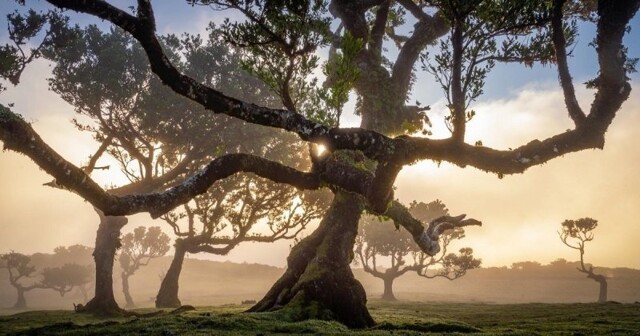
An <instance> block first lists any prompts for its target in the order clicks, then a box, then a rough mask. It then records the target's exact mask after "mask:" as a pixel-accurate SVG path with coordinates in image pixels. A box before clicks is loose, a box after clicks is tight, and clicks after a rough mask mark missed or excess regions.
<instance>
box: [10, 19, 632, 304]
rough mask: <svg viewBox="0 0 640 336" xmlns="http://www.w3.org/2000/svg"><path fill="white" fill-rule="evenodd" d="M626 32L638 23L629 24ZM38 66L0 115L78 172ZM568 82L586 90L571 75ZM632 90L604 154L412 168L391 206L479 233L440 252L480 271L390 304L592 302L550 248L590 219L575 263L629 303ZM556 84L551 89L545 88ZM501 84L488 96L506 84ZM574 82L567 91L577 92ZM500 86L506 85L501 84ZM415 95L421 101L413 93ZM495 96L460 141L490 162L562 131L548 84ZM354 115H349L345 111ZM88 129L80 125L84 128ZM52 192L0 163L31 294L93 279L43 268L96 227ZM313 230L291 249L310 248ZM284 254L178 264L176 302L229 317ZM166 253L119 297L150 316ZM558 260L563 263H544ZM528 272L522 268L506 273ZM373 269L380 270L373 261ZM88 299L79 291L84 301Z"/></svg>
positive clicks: (89, 150) (21, 166)
mask: <svg viewBox="0 0 640 336" xmlns="http://www.w3.org/2000/svg"><path fill="white" fill-rule="evenodd" d="M210 19H211V17H209V16H202V15H199V16H198V19H197V20H193V21H194V22H191V23H190V25H196V27H192V26H189V29H190V30H192V31H202V32H204V31H203V30H202V26H203V25H204V24H205V23H206V22H207V21H209V20H210ZM636 22H637V21H636ZM180 29H184V27H178V28H176V27H171V26H170V25H166V26H163V27H161V29H159V31H160V32H163V33H164V32H176V30H180ZM50 67H51V65H50V64H49V63H47V62H45V61H37V62H34V63H33V64H30V65H29V66H28V67H27V69H26V70H25V72H24V74H23V76H22V78H21V83H20V85H19V86H16V87H11V88H10V89H9V90H7V91H6V92H4V93H3V94H2V95H1V96H0V103H2V104H5V105H9V104H11V106H13V107H12V109H13V110H14V111H15V112H17V113H21V114H22V115H24V117H25V118H26V120H27V121H29V122H30V123H31V124H32V126H33V128H34V129H35V130H36V131H37V132H38V133H39V134H40V135H41V136H42V138H43V139H44V140H45V142H46V143H48V144H49V145H50V146H51V147H52V148H54V149H55V150H56V151H58V152H59V153H60V154H61V155H63V156H64V157H65V158H66V159H67V160H69V161H70V162H74V163H77V164H78V165H79V166H80V165H82V164H84V163H86V162H87V161H88V158H89V156H90V155H91V154H93V153H94V152H95V150H96V148H97V147H98V143H97V142H95V141H94V140H93V139H92V138H91V137H90V135H89V134H87V133H86V132H85V133H82V132H79V131H77V130H76V129H75V128H74V127H73V126H72V125H71V123H70V120H71V118H73V117H77V115H75V114H74V112H73V107H72V106H70V105H68V104H67V103H65V102H64V101H63V100H62V99H61V98H60V97H58V96H57V95H56V94H54V93H53V92H51V91H49V90H48V86H47V82H46V80H45V78H46V77H47V76H49V75H50V74H51V70H50ZM580 73H581V75H580V77H579V79H580V80H583V79H584V80H586V79H588V77H587V75H585V74H584V73H583V72H580ZM633 78H634V80H633V81H632V83H631V85H632V87H633V88H634V91H632V93H631V96H630V97H629V99H628V100H627V101H626V102H625V103H624V104H623V107H622V109H621V110H620V111H619V112H618V114H617V117H616V118H615V120H614V122H613V124H612V125H611V127H610V131H609V132H608V133H607V134H606V145H605V148H604V149H603V150H588V151H582V152H579V153H573V154H569V155H566V156H564V157H561V158H557V159H554V160H552V161H551V162H548V163H546V164H544V165H541V166H536V167H533V168H531V169H529V170H528V171H527V172H526V173H524V174H518V175H514V176H504V177H498V176H496V175H493V174H488V173H485V172H481V171H479V170H477V169H474V168H470V167H456V166H454V165H452V164H448V163H439V162H431V161H425V162H419V163H416V164H414V165H412V166H407V167H405V168H404V169H403V170H402V172H401V173H400V175H399V177H398V179H397V180H396V183H395V187H396V190H395V194H394V196H395V197H397V198H398V199H399V200H400V201H402V202H403V203H404V204H409V203H411V202H413V201H421V202H430V201H433V200H436V199H439V200H442V201H443V202H444V203H445V204H446V205H447V207H448V208H449V210H450V212H451V213H452V214H461V213H464V214H467V215H468V216H469V217H473V218H476V219H478V220H481V221H482V223H483V225H482V226H481V227H471V228H468V229H467V230H466V237H465V238H464V239H463V240H461V241H460V242H456V243H455V244H454V245H453V246H452V247H451V249H450V250H452V251H457V250H458V249H459V248H461V247H471V248H473V251H474V256H475V257H477V258H480V259H482V268H480V269H476V270H470V271H469V272H468V274H467V275H465V276H464V277H462V278H461V279H457V280H455V281H449V280H446V279H425V278H421V277H418V276H417V275H415V274H407V275H405V276H403V277H401V278H399V279H397V280H396V281H395V284H394V292H395V294H396V297H397V298H399V299H400V300H425V301H454V302H469V301H473V302H487V303H524V302H594V301H596V299H597V294H598V286H597V283H596V282H594V281H592V280H591V279H586V278H585V275H584V274H582V273H580V272H578V271H577V270H576V267H577V266H578V265H577V264H576V263H575V261H576V260H578V259H579V257H580V256H579V254H578V252H577V251H576V250H574V249H570V248H568V247H567V246H565V245H564V244H563V243H562V242H561V241H560V239H559V237H558V231H559V230H560V223H561V222H562V221H564V220H565V219H577V218H582V217H591V218H595V219H597V220H598V221H599V226H598V228H597V229H596V230H595V231H594V239H593V241H590V242H589V243H588V244H587V246H586V253H585V261H586V262H587V263H588V264H590V265H593V266H594V267H595V270H596V272H598V273H600V274H603V275H605V276H606V277H607V278H608V281H609V290H608V293H609V300H612V301H617V302H624V303H633V302H638V301H640V246H639V245H638V242H637V240H638V237H640V219H639V218H640V206H639V205H640V175H639V174H638V173H637V171H638V166H639V164H640V151H639V150H638V148H637V146H638V145H637V141H638V140H637V136H636V132H635V129H636V128H637V127H638V125H640V113H638V111H640V94H639V93H638V92H639V90H638V88H640V82H639V81H638V79H637V78H636V77H633ZM554 80H555V79H554ZM507 81H508V78H502V79H500V80H499V81H498V82H501V83H507ZM576 82H578V80H576ZM505 86H507V84H505ZM418 89H420V88H418ZM504 91H505V92H504V94H500V95H498V94H493V95H490V97H488V98H486V99H483V100H481V101H480V102H477V103H476V104H475V105H474V106H473V108H474V109H475V111H476V112H477V115H476V117H475V118H474V119H473V120H472V121H470V122H469V125H468V131H467V141H468V142H469V143H474V142H476V141H481V142H482V143H483V144H484V145H486V146H490V147H493V148H499V149H507V148H511V147H516V146H519V145H522V144H525V143H527V142H529V141H532V140H535V139H544V138H547V137H549V136H551V135H553V134H558V133H560V132H563V131H564V130H565V129H568V128H571V127H573V126H572V123H571V120H570V119H569V118H568V116H567V115H566V108H565V106H564V101H563V99H564V98H563V96H562V93H561V91H560V90H559V88H558V85H557V83H556V82H555V81H552V80H549V79H548V78H545V79H541V80H539V81H533V82H530V83H527V84H525V85H520V86H518V87H509V88H508V89H505V90H504ZM577 95H578V100H579V102H580V104H581V106H583V108H587V107H588V106H589V103H590V101H591V100H592V98H593V91H589V90H587V89H584V88H582V86H581V87H580V88H579V89H578V92H577ZM352 105H353V101H352V102H350V105H349V106H350V107H352ZM448 113H449V112H447V107H446V106H445V102H444V100H437V101H435V102H432V104H431V110H430V111H429V117H430V118H431V120H432V121H433V123H434V126H433V129H432V131H433V133H434V137H435V138H439V137H440V138H441V137H446V136H448V135H449V133H447V132H448V131H447V129H446V127H445V125H444V123H443V119H444V117H445V115H447V114H448ZM84 121H86V120H84ZM341 121H342V125H343V126H355V125H358V123H359V118H358V117H357V116H355V115H354V114H352V113H351V114H350V113H345V115H344V116H343V119H342V120H341ZM100 164H101V165H110V166H111V168H110V169H109V170H105V171H96V172H95V173H94V174H93V175H92V178H95V180H96V181H98V182H99V183H100V184H101V185H102V186H104V187H105V188H110V187H113V186H120V185H123V184H126V183H127V180H126V178H125V176H124V175H123V174H122V173H121V172H120V171H119V169H118V168H117V163H116V162H115V161H114V160H113V159H108V158H106V159H101V161H100ZM51 180H52V178H51V177H50V176H48V175H47V174H45V173H44V172H43V171H41V170H40V169H39V168H38V167H37V166H36V165H35V164H34V163H33V162H32V161H31V160H29V159H28V158H26V157H25V156H22V155H19V154H16V153H14V152H9V151H3V152H1V153H0V187H2V191H0V254H3V253H8V252H11V251H15V252H19V253H23V254H26V255H29V256H30V257H31V265H33V266H34V267H35V269H36V271H35V273H34V276H33V277H31V278H24V279H22V280H21V283H23V284H24V285H30V284H35V283H37V282H38V281H39V279H40V277H41V275H40V274H41V272H42V271H43V270H44V269H45V268H47V267H60V266H62V265H64V264H65V263H67V262H74V263H78V264H82V265H90V266H91V265H93V262H92V259H91V256H90V255H84V256H83V257H82V258H80V259H73V260H71V259H68V260H67V259H64V258H57V259H56V258H55V257H53V256H51V254H52V253H53V251H54V248H56V247H58V246H70V245H74V244H82V245H86V246H89V247H91V246H93V245H94V243H95V237H96V230H97V227H98V223H99V218H98V216H97V214H96V211H95V210H94V209H93V207H92V206H91V205H90V204H89V203H87V202H85V201H83V200H82V199H81V198H80V197H79V196H78V195H75V194H73V193H71V192H69V191H65V190H59V189H54V188H49V187H46V186H44V185H43V184H44V183H46V182H49V181H51ZM152 225H155V226H160V227H161V228H162V230H163V231H164V232H165V233H167V234H168V235H169V236H170V237H171V239H172V240H173V239H174V238H175V235H174V234H173V231H172V230H171V228H170V227H169V226H168V225H166V223H164V222H162V221H160V220H153V219H151V218H150V217H149V215H148V214H138V215H134V216H130V217H129V223H128V224H127V225H126V226H125V227H124V229H123V230H122V233H123V234H126V233H129V232H132V231H133V230H134V228H136V227H138V226H146V227H149V226H152ZM316 227H317V221H316V222H314V223H312V224H311V225H310V226H309V227H308V228H307V229H306V230H304V231H303V232H302V233H301V234H300V235H299V237H298V238H300V237H304V236H306V235H309V234H310V233H311V232H312V231H313V229H315V228H316ZM294 244H295V241H294V240H283V241H278V242H275V243H270V244H264V243H242V244H240V245H239V246H237V247H236V248H234V249H233V250H232V251H231V252H229V253H228V254H226V255H211V254H205V253H200V254H197V255H189V256H188V257H187V260H186V261H185V264H184V268H183V271H182V274H181V276H180V295H179V296H180V298H181V300H182V301H183V303H186V304H191V305H219V304H227V303H232V304H239V303H240V302H242V301H245V300H259V299H260V298H261V297H262V296H263V295H264V294H265V293H266V291H267V290H268V289H269V288H270V287H271V286H272V285H273V283H274V282H275V281H276V280H277V279H278V278H279V277H280V276H281V275H282V273H283V272H284V267H285V266H286V257H287V255H288V254H289V251H290V249H291V247H292V246H293V245H294ZM173 253H174V251H173V248H172V249H171V250H170V252H169V254H168V255H167V256H164V257H161V258H158V259H154V260H151V261H150V263H149V265H148V266H145V267H142V268H141V269H140V270H138V271H137V272H136V274H135V275H133V276H132V277H131V279H130V287H131V288H130V291H131V293H132V295H133V297H134V301H135V302H136V306H137V307H152V306H153V305H154V300H155V295H156V294H157V291H158V288H159V286H160V282H161V280H162V277H163V275H164V274H165V273H166V271H167V269H168V267H169V264H170V263H171V255H172V254H173ZM559 258H562V259H563V260H568V262H555V263H554V264H551V263H552V262H554V261H556V260H558V259H559ZM522 261H531V263H530V264H528V265H529V266H530V267H525V268H519V267H517V266H515V267H514V266H513V264H514V263H518V262H522ZM382 264H383V268H384V267H388V266H389V263H388V262H384V261H383V263H382ZM353 267H354V273H355V275H356V277H357V278H358V280H360V281H361V282H362V284H363V285H364V287H365V289H366V291H367V294H368V297H369V298H373V299H375V298H378V297H379V296H380V295H381V294H382V291H383V282H382V281H381V280H380V279H377V278H374V277H373V276H371V275H369V274H367V273H366V272H364V271H363V270H362V269H361V268H360V266H359V265H354V266H353ZM121 272H122V270H121V269H120V268H119V266H117V262H116V267H115V269H114V273H113V274H114V291H115V293H116V300H117V301H118V302H119V303H120V304H122V303H124V298H123V294H122V284H121V281H120V273H121ZM8 278H9V274H8V272H7V270H6V269H0V314H4V313H9V312H11V310H8V309H3V308H8V307H10V306H11V305H13V303H14V302H15V300H16V290H15V288H14V287H12V286H11V284H10V283H9V281H8ZM92 289H93V287H91V284H89V285H88V286H87V288H86V290H87V291H88V292H89V297H91V291H92ZM26 300H27V305H28V307H29V308H30V309H39V308H42V309H54V308H62V309H71V308H72V307H73V304H75V303H82V302H85V301H86V297H85V295H84V294H83V293H82V291H80V290H79V289H78V288H74V289H73V290H72V291H71V292H69V293H66V294H65V295H64V296H60V295H59V294H58V293H57V292H55V291H53V290H51V289H40V288H35V289H33V290H30V291H29V292H27V293H26Z"/></svg>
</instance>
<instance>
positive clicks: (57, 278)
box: [39, 263, 93, 300]
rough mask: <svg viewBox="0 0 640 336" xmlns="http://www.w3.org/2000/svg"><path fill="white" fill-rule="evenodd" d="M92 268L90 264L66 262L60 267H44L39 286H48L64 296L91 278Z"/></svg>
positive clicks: (84, 284) (85, 283)
mask: <svg viewBox="0 0 640 336" xmlns="http://www.w3.org/2000/svg"><path fill="white" fill-rule="evenodd" d="M92 276H93V270H92V267H91V266H87V265H78V264H75V263H67V264H64V265H62V266H60V267H46V268H45V269H44V270H42V279H41V280H40V282H39V285H40V286H41V288H50V289H53V290H55V291H57V292H58V293H60V296H64V295H65V294H66V293H68V292H70V291H71V290H73V289H74V288H81V292H83V296H85V300H86V299H87V298H86V295H84V291H83V290H82V288H84V286H86V285H87V284H89V283H90V282H91V281H92V280H91V277H92Z"/></svg>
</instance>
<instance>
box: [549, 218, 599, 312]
mask: <svg viewBox="0 0 640 336" xmlns="http://www.w3.org/2000/svg"><path fill="white" fill-rule="evenodd" d="M597 226H598V221H597V220H595V219H593V218H589V217H585V218H580V219H577V220H572V219H567V220H565V221H564V222H562V229H561V230H560V231H559V232H558V235H559V236H560V240H561V241H562V243H563V244H565V245H567V246H569V247H570V248H572V249H574V250H578V251H579V252H580V267H578V271H579V272H581V273H584V274H586V275H587V278H589V279H593V280H594V281H595V282H597V283H598V284H599V285H600V292H599V294H598V302H599V303H605V302H607V277H606V276H604V275H602V274H597V273H595V272H594V271H593V265H586V264H585V263H584V247H585V244H586V243H587V242H590V241H592V240H593V232H591V231H593V230H594V229H595V228H596V227H597ZM587 266H588V267H587Z"/></svg>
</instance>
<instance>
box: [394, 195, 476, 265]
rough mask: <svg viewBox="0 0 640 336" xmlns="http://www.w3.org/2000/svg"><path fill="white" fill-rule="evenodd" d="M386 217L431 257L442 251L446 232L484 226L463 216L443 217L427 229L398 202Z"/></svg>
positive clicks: (434, 221)
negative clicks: (406, 232) (404, 230)
mask: <svg viewBox="0 0 640 336" xmlns="http://www.w3.org/2000/svg"><path fill="white" fill-rule="evenodd" d="M384 215H386V216H388V217H389V218H391V219H392V220H393V221H394V222H395V223H397V224H398V225H400V226H402V227H404V228H405V229H406V230H407V231H409V233H411V235H412V236H413V240H414V241H415V242H416V244H418V246H419V247H420V249H421V250H422V251H423V252H424V253H426V254H428V255H430V256H434V255H435V254H436V253H438V252H439V251H440V245H439V241H438V240H439V237H440V235H441V234H442V233H443V232H444V231H446V230H448V229H452V228H455V227H465V226H470V225H482V223H481V222H480V221H478V220H475V219H471V218H470V219H464V217H465V215H461V216H457V217H450V216H443V217H439V218H436V219H434V220H433V221H431V223H429V226H428V227H427V228H425V227H424V225H423V223H422V222H421V221H419V220H417V219H415V218H414V217H413V216H412V215H411V213H410V212H409V209H407V208H406V207H405V206H404V205H402V204H401V203H400V202H398V201H393V202H391V205H390V206H389V208H388V209H387V212H386V213H384Z"/></svg>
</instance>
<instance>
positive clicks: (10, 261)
mask: <svg viewBox="0 0 640 336" xmlns="http://www.w3.org/2000/svg"><path fill="white" fill-rule="evenodd" d="M29 263H31V258H30V257H29V256H27V255H24V254H22V253H17V252H9V253H6V254H2V255H0V268H4V269H6V270H7V273H8V275H9V283H10V284H11V286H13V287H14V288H15V289H16V292H17V294H18V298H17V299H16V303H15V304H14V305H13V308H16V309H24V308H27V300H26V298H25V296H24V293H25V292H28V291H30V290H33V289H36V288H41V286H40V284H38V282H37V281H35V280H34V281H31V283H30V284H25V282H24V279H27V278H31V277H33V276H34V275H35V274H34V273H35V271H36V268H35V266H32V265H29Z"/></svg>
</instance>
